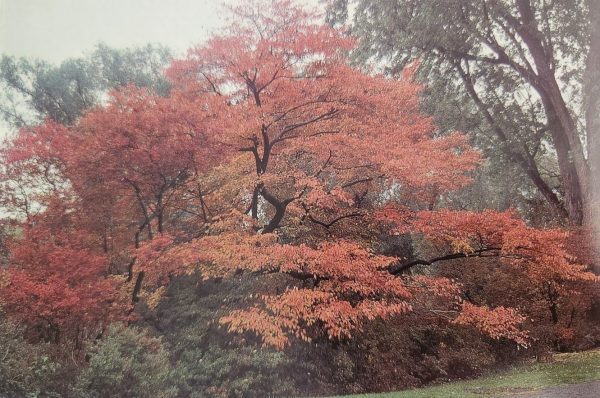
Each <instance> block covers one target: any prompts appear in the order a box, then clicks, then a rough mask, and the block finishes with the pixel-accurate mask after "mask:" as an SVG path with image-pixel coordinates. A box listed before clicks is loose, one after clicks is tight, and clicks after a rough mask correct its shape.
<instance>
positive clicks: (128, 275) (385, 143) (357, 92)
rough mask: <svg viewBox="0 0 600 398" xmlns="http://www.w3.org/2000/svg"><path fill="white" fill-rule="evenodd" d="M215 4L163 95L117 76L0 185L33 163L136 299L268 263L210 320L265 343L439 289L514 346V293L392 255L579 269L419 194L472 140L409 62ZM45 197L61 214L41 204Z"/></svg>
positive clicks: (447, 182)
mask: <svg viewBox="0 0 600 398" xmlns="http://www.w3.org/2000/svg"><path fill="white" fill-rule="evenodd" d="M232 11H233V13H232V15H233V19H232V23H231V25H230V26H229V28H228V30H227V31H226V33H225V34H223V35H221V36H215V37H213V38H212V39H211V40H210V41H209V42H208V43H207V44H206V45H204V46H201V47H197V48H194V49H191V50H190V51H189V53H188V56H187V57H186V58H185V59H182V60H178V61H175V62H173V64H172V66H171V67H170V69H169V70H168V71H167V76H168V78H169V79H170V80H171V82H172V84H173V89H172V91H171V93H170V95H169V97H160V96H157V95H154V94H152V93H150V92H148V91H147V90H145V89H136V88H126V89H123V90H121V91H119V92H115V93H113V94H112V97H111V100H110V101H109V103H108V104H107V105H106V106H104V107H97V108H95V109H92V110H91V111H89V112H88V113H87V114H86V115H85V116H84V117H83V118H81V120H79V121H78V122H77V123H75V124H74V125H73V126H69V127H62V126H58V125H55V124H52V123H47V124H46V125H45V126H42V127H40V128H37V129H30V130H24V131H23V132H22V133H21V136H20V137H19V138H18V139H17V140H16V141H15V143H14V144H13V146H12V147H11V148H10V149H8V150H7V152H6V153H5V160H6V165H5V167H6V170H7V173H6V174H7V176H6V177H7V183H6V186H7V189H8V191H9V192H10V193H11V195H9V196H8V199H9V200H7V203H12V204H13V206H15V207H20V208H22V207H23V206H24V204H25V203H30V202H29V201H28V200H27V196H28V195H29V194H31V192H33V191H31V190H28V189H26V188H25V189H20V188H19V187H21V186H23V185H27V183H28V182H29V181H30V180H31V178H32V177H31V175H33V176H35V177H36V178H39V179H43V178H46V179H49V181H48V183H47V184H46V185H47V188H48V189H47V190H46V191H47V196H44V195H43V194H40V193H39V192H36V197H35V201H36V206H37V207H38V208H39V209H41V211H42V214H48V216H52V217H54V219H55V220H57V222H58V221H59V220H60V219H61V218H60V216H61V215H63V216H64V215H65V214H73V213H74V214H77V215H78V217H79V218H78V222H77V223H75V224H73V225H76V227H73V231H74V232H78V233H79V234H80V237H79V239H80V240H82V241H83V242H86V244H87V245H88V246H86V249H87V250H89V251H90V252H91V253H94V255H97V256H101V257H102V258H104V259H106V261H107V263H108V266H107V270H106V272H105V274H102V275H99V276H98V278H99V280H102V278H109V277H110V276H109V274H110V273H113V274H114V273H119V272H121V273H123V275H124V276H123V277H122V278H121V280H120V283H121V284H122V288H121V289H122V290H127V289H130V290H133V293H132V294H133V298H134V300H137V299H138V294H139V293H144V294H146V293H149V292H150V291H152V290H153V289H154V288H157V287H160V286H161V285H163V284H164V283H165V282H166V281H168V277H170V276H173V275H176V274H182V273H193V272H199V273H201V275H202V276H203V277H204V278H226V277H229V276H232V275H235V274H239V273H240V272H241V273H248V274H253V275H255V276H264V277H265V278H270V279H269V280H270V281H272V283H268V284H265V285H261V286H268V288H261V287H257V289H256V293H257V294H256V295H255V294H253V295H252V296H251V297H248V303H246V304H245V305H244V306H243V307H242V308H239V309H237V310H234V311H232V312H231V313H230V314H229V315H228V316H225V317H224V318H222V319H220V322H221V323H222V324H224V325H227V327H228V328H229V330H230V331H233V332H254V333H255V334H257V335H258V336H260V337H261V338H262V340H263V341H264V342H265V343H266V344H269V345H273V346H275V347H278V348H283V347H285V346H286V345H287V344H289V343H290V338H291V337H295V338H300V339H303V340H310V339H312V338H315V337H318V336H321V335H323V334H324V335H326V336H328V337H329V338H331V339H341V338H348V337H350V336H351V335H352V333H353V332H354V331H356V330H357V329H360V327H361V325H363V324H364V322H366V321H369V320H372V319H374V318H378V317H381V318H388V317H391V316H401V314H403V313H406V312H408V311H411V310H412V309H413V307H414V305H415V303H414V302H413V298H414V297H415V295H416V294H421V293H422V292H424V291H425V292H430V293H431V294H432V295H436V296H438V297H440V298H442V299H443V300H445V301H446V302H447V303H449V304H448V305H449V306H450V307H451V309H452V312H451V313H452V314H453V321H454V322H457V323H460V324H464V325H470V326H474V327H476V328H478V329H479V330H481V331H482V332H484V333H486V334H487V335H489V336H491V337H492V338H508V339H511V340H513V341H515V342H517V343H518V344H522V345H526V344H527V332H526V330H523V329H522V328H521V327H520V325H521V323H522V322H523V321H524V317H523V316H522V314H521V313H520V311H519V310H520V309H517V308H504V307H497V308H491V307H488V306H485V305H483V304H485V303H472V302H469V301H468V300H467V301H463V298H462V296H461V288H460V283H457V282H456V281H451V280H449V279H445V278H440V277H436V276H435V275H434V274H431V275H414V274H410V273H409V272H407V271H408V270H411V269H413V267H414V266H415V265H419V264H420V265H432V264H436V263H438V262H440V261H443V260H451V259H457V258H474V259H477V258H478V257H483V256H494V257H498V258H500V259H502V261H503V262H504V263H505V266H507V267H515V268H518V269H525V270H527V275H528V276H529V277H530V278H531V283H532V288H538V287H539V286H546V285H548V284H551V285H552V286H555V290H556V291H557V292H560V294H564V292H565V291H566V290H565V289H563V290H561V287H562V286H563V285H564V283H565V282H577V283H594V282H595V277H594V276H593V275H592V274H590V273H588V272H586V270H585V267H584V266H583V265H579V264H577V263H576V260H575V258H574V257H572V256H571V255H570V254H569V253H568V252H567V250H566V249H565V248H564V243H563V241H564V240H565V234H564V233H563V232H560V231H541V230H535V229H532V228H528V227H527V226H526V225H525V224H524V223H523V222H521V221H520V220H519V219H518V218H517V217H516V216H515V215H514V214H512V213H497V212H486V213H481V214H474V213H469V212H455V211H451V210H434V209H433V203H434V202H435V200H434V199H435V198H436V197H438V196H439V195H443V194H444V193H446V192H448V191H450V190H453V189H457V188H460V187H463V186H464V185H466V184H468V183H469V181H470V178H469V174H470V173H471V172H472V171H473V170H474V169H475V168H476V167H477V166H478V164H479V163H480V161H481V158H480V154H479V153H478V152H477V151H475V150H474V149H473V148H471V146H470V145H469V143H468V140H467V138H466V137H465V136H464V135H463V134H461V133H458V132H456V133H452V134H449V135H443V136H442V135H440V134H438V132H437V131H436V128H435V126H434V124H433V122H432V120H431V118H430V117H427V116H425V115H423V114H421V113H420V112H419V108H418V102H419V101H418V95H419V91H420V89H421V87H420V86H419V85H417V84H415V83H414V82H413V81H412V75H413V73H414V69H415V68H417V67H418V65H413V66H412V68H408V69H407V70H406V71H405V73H404V75H403V76H402V78H401V79H390V78H386V77H384V76H381V75H376V74H374V73H372V71H369V70H360V69H356V68H354V67H352V66H351V65H350V64H349V62H348V58H347V56H348V53H349V52H350V51H352V49H353V48H354V46H355V42H354V40H353V39H351V38H349V37H347V36H346V35H345V34H344V33H343V32H340V31H337V30H335V29H333V28H330V27H328V26H323V25H321V24H319V23H318V22H317V21H318V16H317V15H316V14H314V13H312V12H310V11H306V10H304V9H303V8H301V7H298V6H297V5H295V4H294V3H293V2H291V1H285V0H278V1H248V2H245V3H244V4H242V5H240V6H237V7H235V8H233V9H232ZM17 155H18V156H17ZM20 165H23V167H20ZM25 166H26V167H25ZM55 180H56V181H59V182H60V183H58V182H56V181H55ZM58 188H60V189H58ZM56 191H60V192H56ZM50 198H51V199H52V200H51V201H50V200H48V199H50ZM55 201H59V202H61V203H63V204H64V206H63V209H64V211H63V212H62V213H60V212H56V211H55V212H54V213H48V210H46V212H44V211H43V210H44V209H50V208H51V207H50V204H51V203H54V202H55ZM67 205H68V206H67ZM30 207H31V205H30ZM25 214H27V212H25ZM26 224H27V225H30V224H32V223H31V221H30V220H28V222H26ZM32 227H33V228H35V225H33V226H32ZM384 234H404V235H406V234H412V235H414V236H417V235H418V236H422V239H425V240H427V241H429V242H430V243H431V245H432V247H435V249H436V250H437V251H439V252H443V253H441V254H439V255H438V256H437V257H432V258H430V259H427V260H417V261H410V262H408V261H405V260H404V259H403V258H402V253H394V254H392V255H389V254H388V255H384V254H382V251H381V250H380V246H381V245H380V241H381V237H382V236H383V235H384ZM78 242H79V240H78ZM24 250H27V249H24ZM24 258H26V259H29V258H37V257H36V254H35V253H30V256H29V257H27V256H26V257H24ZM27 261H28V262H27V264H33V265H32V266H30V267H29V266H23V265H22V262H18V261H14V262H13V263H12V264H11V267H9V269H8V270H7V271H6V273H5V278H4V280H5V281H6V282H4V283H3V285H2V286H3V287H2V295H3V296H5V297H11V295H12V296H14V295H15V294H16V291H17V289H18V287H17V282H16V281H17V279H16V276H18V275H24V276H23V277H22V278H31V277H33V276H32V275H34V272H33V271H30V270H31V269H36V267H37V266H38V265H36V264H40V265H39V266H44V265H49V264H53V263H51V262H50V260H45V259H37V260H36V261H38V263H35V262H34V261H33V260H31V261H29V260H27ZM90 261H91V260H90ZM87 262H88V261H87V260H86V262H84V261H81V262H80V263H78V264H81V265H77V264H74V265H73V267H74V268H77V267H78V266H81V267H86V266H87V265H85V264H87ZM48 268H49V270H48V272H54V271H52V269H53V267H48ZM54 274H56V275H62V274H61V273H59V272H58V271H56V272H55V273H54ZM54 274H53V275H54ZM134 274H136V275H137V276H136V277H135V278H134V277H133V276H134ZM409 274H410V275H409ZM142 282H143V284H144V285H145V287H146V289H147V290H148V292H141V290H140V289H141V288H142ZM73 283H74V284H77V283H83V280H76V281H73ZM157 291H158V292H160V291H162V289H161V288H159V289H158V290H157ZM130 294H131V292H130ZM557 294H558V293H557ZM421 295H422V294H421ZM158 296H159V295H158V294H154V295H151V296H146V297H150V298H151V301H154V300H155V299H156V298H157V297H158ZM36 297H37V296H34V299H33V301H34V302H39V303H40V304H41V303H42V302H45V301H47V300H49V299H47V298H39V299H38V298H36ZM36 300H37V301H36ZM32 308H34V310H35V306H32ZM36 314H38V313H37V312H35V311H33V312H32V316H35V315H36ZM44 316H47V317H50V318H52V317H56V316H57V312H55V311H53V310H52V309H49V310H48V311H45V312H44Z"/></svg>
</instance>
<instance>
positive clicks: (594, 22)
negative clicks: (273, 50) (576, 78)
mask: <svg viewBox="0 0 600 398" xmlns="http://www.w3.org/2000/svg"><path fill="white" fill-rule="evenodd" d="M587 3H588V7H589V13H590V14H589V18H590V48H589V51H588V55H587V60H586V70H585V75H584V104H585V123H586V135H587V144H588V161H589V165H590V176H589V179H590V194H591V198H590V206H589V208H588V209H587V210H588V212H587V213H588V214H587V216H588V218H589V219H590V220H591V223H594V224H593V225H594V226H596V227H598V223H599V222H600V181H599V177H600V1H599V0H588V2H587Z"/></svg>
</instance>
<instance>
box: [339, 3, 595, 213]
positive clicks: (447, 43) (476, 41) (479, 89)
mask: <svg viewBox="0 0 600 398" xmlns="http://www.w3.org/2000/svg"><path fill="white" fill-rule="evenodd" d="M349 3H350V2H346V1H340V2H334V3H333V4H334V5H333V7H334V8H335V7H337V8H338V9H339V10H341V11H339V12H337V13H336V12H335V11H333V12H332V14H331V17H332V18H335V16H336V15H337V16H342V17H343V16H344V15H347V13H344V8H346V7H348V4H349ZM351 3H352V4H354V5H355V6H356V8H355V10H354V12H353V16H352V21H353V23H352V30H353V32H354V33H355V34H357V35H358V36H359V37H361V42H360V43H361V49H360V50H359V52H358V57H359V60H361V61H362V62H366V61H368V60H369V59H379V60H382V61H383V62H384V63H385V64H386V65H387V66H389V68H390V72H391V73H392V74H394V73H395V71H398V70H400V69H401V68H402V67H403V66H404V65H406V63H407V62H410V61H411V60H413V59H415V58H420V59H421V60H422V65H423V68H422V70H421V73H422V75H421V76H422V77H423V78H425V77H426V76H427V77H429V78H433V80H434V81H436V80H437V81H439V80H440V78H443V79H445V80H449V79H448V77H449V76H452V77H453V78H452V79H450V80H453V81H454V82H459V83H457V84H453V83H446V84H440V85H438V88H441V89H442V92H444V89H446V92H447V93H449V94H450V95H449V96H450V97H453V98H459V97H456V95H452V93H453V92H454V93H456V94H458V95H459V96H463V97H467V98H469V99H470V101H471V103H472V104H473V105H474V107H475V108H476V109H477V111H478V113H479V117H480V119H481V120H482V121H484V122H485V125H486V128H485V131H483V132H484V134H485V136H486V139H487V140H489V141H488V142H489V144H488V145H489V150H488V153H490V154H491V155H492V156H493V155H494V154H495V153H498V152H501V153H502V154H503V156H506V157H508V159H510V160H511V161H512V162H514V163H515V164H517V165H519V167H520V168H521V169H522V171H523V173H524V174H525V175H526V176H527V177H528V179H529V180H530V181H531V183H532V184H533V186H535V187H536V188H537V190H538V191H539V192H540V193H541V194H542V195H543V197H544V198H545V200H546V201H547V202H548V203H549V204H550V205H551V206H552V207H553V208H554V211H555V214H556V215H558V216H559V217H566V218H568V219H569V220H570V222H572V223H574V224H581V223H582V222H583V219H584V214H585V213H586V212H589V211H590V208H589V207H587V208H586V204H587V203H589V201H590V200H591V196H590V195H591V188H590V187H591V185H592V182H593V178H592V177H591V175H590V171H589V170H590V164H592V163H593V162H594V160H593V159H594V157H595V156H596V155H595V152H594V151H593V150H592V146H590V147H588V150H587V151H586V148H585V146H584V144H583V142H588V143H593V142H595V139H596V138H595V129H594V127H593V124H590V123H587V127H586V120H585V118H584V113H585V112H584V111H585V109H583V108H582V100H583V96H582V94H583V91H585V90H586V89H584V87H583V86H582V85H581V83H580V82H581V78H582V74H583V71H584V70H585V67H584V63H585V60H586V57H588V59H590V62H588V65H592V64H593V62H592V61H591V60H593V59H594V56H595V55H594V54H595V50H594V49H593V48H592V47H590V44H589V43H590V32H591V31H592V30H593V29H594V27H595V26H596V24H597V21H596V20H595V19H593V18H591V17H590V14H589V13H590V10H589V9H588V4H587V3H586V2H584V1H554V2H547V1H530V0H518V1H514V2H513V1H482V2H464V1H454V2H439V1H418V2H417V1H394V0H390V1H377V2H374V1H356V2H351ZM589 3H590V4H591V3H594V2H589ZM582 24H583V28H582ZM588 53H589V56H588ZM588 74H589V73H588ZM436 76H437V77H436ZM589 82H590V81H588V83H589ZM436 92H437V91H436ZM437 95H438V94H436V96H437ZM459 101H460V102H461V103H464V102H465V101H464V100H459ZM588 103H589V101H588ZM442 106H445V109H446V110H448V109H449V108H448V103H445V104H444V105H442ZM438 109H439V108H438ZM452 113H453V114H454V116H453V117H452V118H453V119H455V120H456V116H459V115H460V114H461V113H462V112H456V111H454V112H452ZM470 130H471V131H472V132H477V131H476V130H474V129H470ZM548 145H551V148H552V150H551V151H550V152H549V155H550V156H551V157H553V156H556V162H557V168H558V170H559V172H560V183H561V185H560V186H561V189H560V191H557V190H555V189H554V187H553V185H552V180H551V179H549V178H548V177H547V176H545V175H544V174H545V171H544V169H545V168H547V166H545V165H544V163H543V159H544V157H546V156H545V153H547V150H546V148H545V147H547V146H548Z"/></svg>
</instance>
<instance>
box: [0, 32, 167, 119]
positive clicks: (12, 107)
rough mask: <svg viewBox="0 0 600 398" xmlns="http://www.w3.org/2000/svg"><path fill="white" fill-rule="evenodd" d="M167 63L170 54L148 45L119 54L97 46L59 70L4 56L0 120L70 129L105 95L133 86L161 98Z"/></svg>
mask: <svg viewBox="0 0 600 398" xmlns="http://www.w3.org/2000/svg"><path fill="white" fill-rule="evenodd" d="M170 59H171V55H170V52H169V50H168V49H166V48H164V47H157V46H152V45H147V46H146V47H142V48H133V49H124V50H119V49H115V48H111V47H108V46H106V45H104V44H99V45H98V46H97V47H96V49H95V50H94V51H93V52H92V53H91V54H90V55H89V56H87V57H82V58H75V59H68V60H66V61H63V62H62V63H61V64H60V65H58V66H55V65H51V64H49V63H47V62H45V61H40V60H29V59H26V58H20V59H17V58H15V57H10V56H7V55H3V56H2V58H1V59H0V87H2V97H0V115H1V116H2V118H3V119H4V120H5V121H6V122H8V123H9V125H11V126H13V127H22V126H24V125H28V124H32V123H36V122H40V121H41V120H43V119H44V118H50V119H52V120H54V121H56V122H59V123H64V124H67V125H71V124H73V123H74V122H75V121H76V120H77V118H78V117H79V116H81V114H82V113H83V112H84V111H85V110H87V109H89V108H90V107H92V106H93V105H96V104H98V103H99V102H100V100H101V99H102V95H103V94H105V93H106V92H107V91H108V90H109V89H113V88H117V87H121V86H125V85H127V84H134V85H136V86H138V87H150V88H153V89H156V90H157V92H159V93H161V94H163V95H164V94H166V93H167V92H168V89H169V85H168V83H167V81H166V80H165V79H164V77H163V75H162V72H163V68H164V67H165V66H166V65H167V64H168V62H169V61H170Z"/></svg>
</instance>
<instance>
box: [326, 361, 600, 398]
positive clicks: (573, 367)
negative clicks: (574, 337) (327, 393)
mask: <svg viewBox="0 0 600 398" xmlns="http://www.w3.org/2000/svg"><path fill="white" fill-rule="evenodd" d="M554 359H555V360H554V362H552V363H543V364H540V363H535V364H530V365H522V366H518V367H515V368H513V369H511V370H509V371H506V372H503V373H498V374H495V375H490V376H487V377H482V378H479V379H475V380H469V381H462V382H457V383H448V384H443V385H439V386H434V387H428V388H420V389H414V390H405V391H399V392H392V393H384V394H358V395H346V396H345V397H348V398H350V397H351V398H363V397H364V398H445V397H461V398H463V397H464V398H471V397H476V398H482V397H491V396H498V395H503V394H511V393H518V392H523V391H532V390H538V389H542V388H546V387H551V386H556V385H560V384H573V383H583V382H586V381H591V380H598V379H600V350H594V351H586V352H581V353H574V354H558V355H555V357H554ZM332 398H335V397H332ZM338 398H342V397H338Z"/></svg>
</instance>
